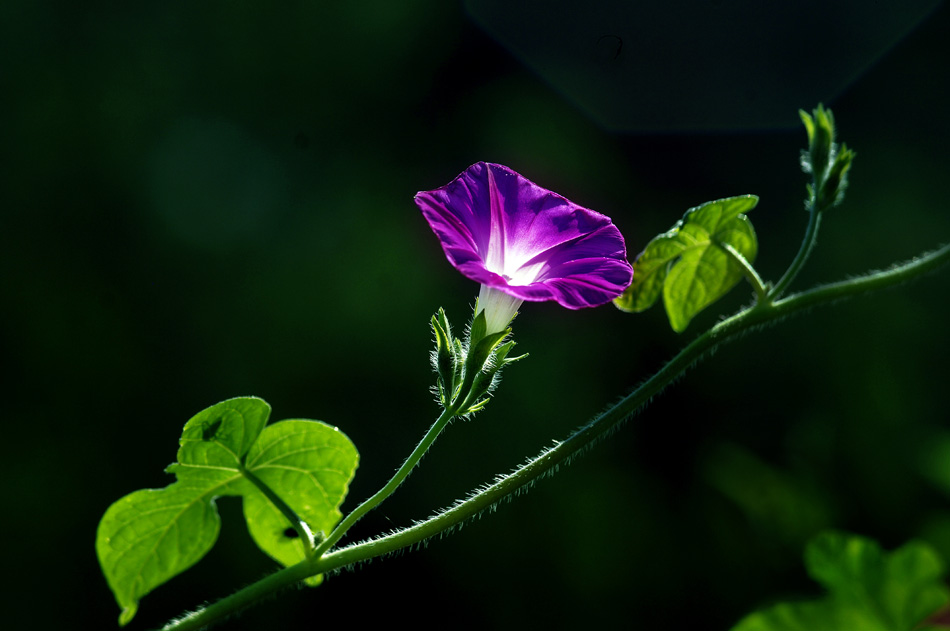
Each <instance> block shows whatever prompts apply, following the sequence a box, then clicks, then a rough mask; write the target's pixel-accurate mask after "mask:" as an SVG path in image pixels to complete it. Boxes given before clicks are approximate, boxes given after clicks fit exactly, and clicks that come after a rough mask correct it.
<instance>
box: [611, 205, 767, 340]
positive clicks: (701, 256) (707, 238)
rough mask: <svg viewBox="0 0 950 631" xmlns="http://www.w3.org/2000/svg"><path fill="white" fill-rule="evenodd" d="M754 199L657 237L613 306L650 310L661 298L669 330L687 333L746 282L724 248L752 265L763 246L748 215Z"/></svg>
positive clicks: (714, 209) (697, 216) (705, 210)
mask: <svg viewBox="0 0 950 631" xmlns="http://www.w3.org/2000/svg"><path fill="white" fill-rule="evenodd" d="M758 201H759V198H758V197H756V196H755V195H741V196H738V197H728V198H725V199H720V200H716V201H712V202H707V203H705V204H702V205H701V206H697V207H695V208H691V209H689V210H688V211H686V214H685V215H684V216H683V219H681V220H680V221H679V222H677V224H676V225H675V226H674V227H673V228H672V229H671V230H669V231H668V232H665V233H663V234H661V235H659V236H657V237H655V238H654V239H653V240H652V241H650V243H648V244H647V247H646V248H645V249H644V250H643V252H641V253H640V255H639V256H638V257H637V260H636V261H635V262H634V264H633V269H634V273H633V282H632V283H631V285H630V287H628V288H627V289H626V291H624V293H623V294H622V295H621V296H620V297H619V298H616V299H615V300H614V304H616V305H617V306H618V307H619V308H620V309H622V310H624V311H631V312H639V311H643V310H645V309H648V308H649V307H651V306H652V305H653V304H654V303H655V302H656V301H657V299H658V298H659V297H660V296H661V295H662V296H663V304H664V306H665V308H666V313H667V316H668V317H669V319H670V326H672V327H673V330H674V331H676V332H677V333H681V332H683V331H684V330H685V329H686V327H687V326H688V325H689V322H690V320H692V318H693V317H694V316H695V315H696V314H697V313H699V312H700V311H702V310H703V309H705V308H706V307H708V306H709V305H710V304H712V303H713V302H715V301H716V300H718V299H719V298H721V297H722V296H723V295H725V294H726V292H728V291H729V290H730V289H732V288H733V287H734V286H735V285H736V284H737V283H738V282H739V281H740V280H742V275H743V269H742V266H741V265H740V264H739V263H737V262H736V261H735V260H734V258H733V256H732V255H730V254H729V253H728V252H727V251H726V249H725V248H724V247H723V244H727V245H729V246H731V247H732V248H733V249H734V250H735V251H736V252H738V253H739V254H740V255H741V256H742V257H743V258H745V259H746V260H747V261H749V262H752V261H753V260H755V256H756V254H757V253H758V241H757V240H756V236H755V231H754V230H753V228H752V224H751V222H749V220H748V218H747V217H746V216H745V214H744V213H747V212H749V211H750V210H752V209H753V208H755V205H756V204H757V203H758Z"/></svg>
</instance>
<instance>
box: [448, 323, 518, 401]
mask: <svg viewBox="0 0 950 631" xmlns="http://www.w3.org/2000/svg"><path fill="white" fill-rule="evenodd" d="M432 331H433V332H434V333H435V350H434V351H433V352H432V367H433V369H434V370H435V372H436V374H437V375H438V380H437V382H436V391H437V394H438V397H439V403H441V404H442V407H443V408H445V409H446V410H449V409H451V410H452V411H453V412H454V413H455V414H456V415H458V416H465V415H467V414H472V413H473V412H477V411H478V410H481V409H482V408H483V407H485V406H486V405H487V404H488V399H489V397H488V395H489V394H490V393H491V391H492V390H493V389H494V388H495V386H496V385H497V384H498V382H499V380H500V379H501V374H500V373H501V369H502V368H503V367H504V366H506V365H508V364H510V363H512V362H515V361H518V360H519V359H521V358H522V357H525V355H520V356H518V357H508V354H509V353H510V352H511V350H512V349H513V348H514V346H515V342H514V341H512V340H509V341H507V342H505V341H504V340H505V338H506V337H508V335H509V334H510V333H511V329H510V328H508V327H506V328H505V329H504V330H503V331H498V332H495V333H488V331H487V324H486V320H485V312H484V311H477V313H476V315H475V319H474V320H473V321H472V326H471V327H470V328H469V332H468V339H467V340H466V341H465V342H464V343H463V342H462V340H461V339H459V338H457V337H454V336H453V335H452V329H451V326H450V325H449V321H448V318H447V317H446V316H445V311H443V310H442V309H441V308H440V309H439V310H438V311H437V312H436V314H435V315H434V316H432Z"/></svg>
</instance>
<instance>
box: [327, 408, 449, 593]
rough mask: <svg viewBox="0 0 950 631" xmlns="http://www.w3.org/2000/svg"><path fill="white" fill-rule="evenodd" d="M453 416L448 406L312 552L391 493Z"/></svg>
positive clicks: (333, 540) (329, 542)
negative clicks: (375, 488) (373, 490)
mask: <svg viewBox="0 0 950 631" xmlns="http://www.w3.org/2000/svg"><path fill="white" fill-rule="evenodd" d="M454 416H455V408H453V407H448V408H446V409H445V411H444V412H442V415H441V416H439V418H438V419H436V421H435V423H433V424H432V427H430V428H429V431H428V432H426V434H425V436H423V437H422V440H421V441H419V444H418V445H416V448H415V449H413V450H412V453H411V454H409V457H408V458H406V461H405V462H404V463H402V466H401V467H399V469H398V470H397V471H396V473H395V474H393V477H392V478H390V479H389V482H387V483H386V485H385V486H384V487H383V488H381V489H380V490H378V491H376V493H375V494H374V495H373V496H372V497H370V498H369V499H367V500H365V501H364V502H363V503H362V504H360V505H359V506H357V507H356V508H355V509H353V512H351V513H350V514H349V515H347V516H346V518H345V519H344V520H343V521H341V522H340V524H339V525H338V526H337V527H336V528H334V529H333V532H331V533H330V534H329V535H328V536H327V538H326V540H325V541H323V543H321V544H320V545H319V546H317V549H316V551H315V554H314V556H315V557H317V558H319V557H320V555H321V554H323V553H324V552H326V551H327V550H329V549H330V547H331V546H333V544H335V543H336V542H337V541H339V540H340V538H341V537H343V535H345V534H346V531H347V530H349V529H350V527H351V526H353V524H355V523H356V522H358V521H359V520H360V519H361V518H362V517H363V515H365V514H366V513H368V512H370V511H371V510H373V509H374V508H376V507H377V506H378V505H379V504H380V503H381V502H382V501H383V500H385V499H386V498H387V497H389V496H390V495H392V493H393V491H395V490H396V488H397V487H398V486H399V485H400V484H402V482H403V480H405V479H406V478H407V477H408V476H409V473H410V472H411V471H412V470H413V469H414V468H415V466H416V465H417V464H418V463H419V460H421V459H422V456H423V455H425V453H426V451H428V450H429V447H431V446H432V443H434V442H435V439H436V438H437V437H438V435H439V434H440V433H441V432H442V430H443V429H445V426H446V425H448V423H449V421H451V420H452V418H454ZM312 574H319V572H312Z"/></svg>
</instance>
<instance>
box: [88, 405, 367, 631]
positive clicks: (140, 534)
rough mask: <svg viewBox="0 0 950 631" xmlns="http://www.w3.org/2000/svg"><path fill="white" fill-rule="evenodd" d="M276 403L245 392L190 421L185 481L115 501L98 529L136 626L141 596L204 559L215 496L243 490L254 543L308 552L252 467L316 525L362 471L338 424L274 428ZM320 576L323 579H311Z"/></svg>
mask: <svg viewBox="0 0 950 631" xmlns="http://www.w3.org/2000/svg"><path fill="white" fill-rule="evenodd" d="M269 415H270V406H269V405H267V403H265V402H264V401H263V400H261V399H257V398H253V397H241V398H236V399H229V400H227V401H222V402H221V403H218V404H217V405H213V406H211V407H210V408H207V409H205V410H203V411H201V412H199V413H198V414H196V415H195V416H194V417H192V419H191V420H189V421H188V422H187V423H186V424H185V427H184V430H183V431H182V436H181V440H180V447H179V449H178V462H177V463H175V464H173V465H171V466H169V467H168V468H167V471H168V472H170V473H174V474H175V475H176V477H177V481H176V482H174V483H172V484H171V485H169V486H167V487H165V488H164V489H146V490H141V491H136V492H134V493H132V494H130V495H127V496H126V497H124V498H122V499H121V500H119V501H118V502H116V503H115V504H113V505H112V506H110V507H109V509H108V510H107V511H106V513H105V515H104V516H103V518H102V521H101V522H100V523H99V529H98V532H97V534H96V552H97V554H98V556H99V563H100V565H101V566H102V570H103V573H104V574H105V576H106V580H107V582H108V583H109V587H110V588H111V589H112V592H113V594H114V595H115V598H116V601H117V602H118V604H119V606H120V607H121V608H122V614H121V615H120V617H119V624H120V625H125V624H127V623H128V622H129V621H130V620H131V619H132V618H133V616H134V615H135V612H136V610H137V609H138V602H139V600H140V599H141V598H142V597H143V596H145V595H146V594H148V593H149V592H150V591H152V590H153V589H155V588H156V587H158V586H159V585H161V584H163V583H164V582H166V581H167V580H169V579H170V578H172V577H174V576H176V575H178V574H180V573H181V572H183V571H185V570H187V569H188V568H189V567H191V566H192V565H194V564H195V563H197V562H198V561H199V560H200V559H201V558H202V557H203V556H204V555H205V554H206V553H207V552H208V551H209V550H210V549H211V547H212V546H213V545H214V542H215V541H216V540H217V537H218V531H219V530H220V518H219V517H218V512H217V508H216V507H215V499H216V498H217V497H220V496H224V495H241V496H243V498H244V504H245V516H246V518H247V521H248V527H249V529H250V530H251V535H252V536H253V538H254V540H255V542H256V543H257V544H258V546H259V547H260V548H261V549H262V550H264V552H266V553H267V554H269V555H270V556H271V557H273V558H274V559H276V560H277V561H278V562H280V563H282V564H284V565H289V564H291V563H296V562H297V561H299V560H301V559H302V558H304V552H303V550H304V548H303V542H301V541H300V540H299V539H298V540H296V541H292V540H291V539H293V538H292V537H288V536H287V535H286V534H284V533H285V532H286V528H289V527H290V522H289V521H288V520H287V518H286V517H284V515H283V514H281V513H280V511H279V510H278V509H277V508H275V507H274V506H273V504H271V502H270V500H268V499H267V498H266V496H265V495H264V494H263V493H262V492H261V491H260V489H258V488H257V487H256V486H254V485H253V484H251V483H250V482H249V481H248V479H247V478H246V477H245V475H244V471H245V470H250V471H252V472H253V473H254V474H255V475H257V477H258V478H260V479H261V480H263V481H264V483H265V484H267V486H268V487H270V489H271V490H272V491H273V492H274V493H275V494H276V495H277V496H278V497H279V498H281V499H282V500H283V501H284V502H285V503H286V504H288V505H289V506H290V507H291V508H292V509H293V510H294V511H295V512H296V513H297V515H298V516H299V517H301V518H302V519H304V520H305V521H306V522H307V523H308V525H309V526H310V527H311V529H312V530H328V529H329V528H331V527H332V526H333V525H334V524H335V523H336V522H337V521H339V519H340V512H339V506H340V504H341V503H342V501H343V498H344V496H345V495H346V490H347V487H348V485H349V482H350V480H351V479H352V477H353V474H354V472H355V470H356V465H357V460H358V456H357V453H356V448H355V447H354V446H353V445H352V443H350V441H349V439H348V438H346V436H344V435H343V434H342V433H341V432H340V431H339V430H337V429H336V428H334V427H330V426H329V425H326V424H324V423H320V422H318V421H302V420H294V421H282V422H280V423H275V424H273V425H271V426H269V427H267V428H265V427H264V425H265V424H266V423H267V418H268V416H269ZM309 582H310V583H311V584H317V583H319V578H316V577H315V578H314V579H311V580H310V581H309Z"/></svg>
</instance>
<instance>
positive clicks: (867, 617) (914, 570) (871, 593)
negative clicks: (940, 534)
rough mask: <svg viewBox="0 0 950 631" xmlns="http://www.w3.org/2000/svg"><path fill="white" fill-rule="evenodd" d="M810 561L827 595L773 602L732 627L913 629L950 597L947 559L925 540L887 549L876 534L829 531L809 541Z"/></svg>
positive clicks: (745, 630)
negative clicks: (946, 581)
mask: <svg viewBox="0 0 950 631" xmlns="http://www.w3.org/2000/svg"><path fill="white" fill-rule="evenodd" d="M805 565H806V567H807V569H808V573H809V575H810V576H811V577H812V578H814V579H815V580H816V581H818V582H819V583H821V584H822V585H824V586H825V588H826V589H827V590H828V594H827V595H826V596H825V597H824V598H821V599H819V600H813V601H810V602H800V603H795V602H791V603H780V604H777V605H773V606H771V607H769V608H767V609H764V610H762V611H759V612H756V613H753V614H751V615H749V616H746V617H745V618H744V619H743V620H742V621H741V622H739V624H738V625H736V626H735V627H733V629H732V631H805V630H806V629H807V630H809V631H838V630H840V629H848V630H849V631H911V630H912V629H917V628H919V625H920V624H921V623H922V622H923V621H924V620H926V619H927V617H928V616H931V615H933V614H934V613H935V612H936V611H938V610H939V609H940V608H942V607H944V606H945V605H946V604H947V603H948V602H950V590H948V589H947V587H946V586H945V585H944V584H943V582H942V580H941V577H942V575H943V571H944V568H943V563H942V562H941V560H940V558H939V557H938V556H937V554H936V552H934V551H933V549H932V548H930V547H929V546H927V545H925V544H923V543H919V542H910V543H908V544H905V545H904V546H902V547H901V548H898V549H897V550H895V551H893V552H891V553H885V552H884V551H883V550H881V548H880V546H878V544H877V543H875V542H874V541H871V540H870V539H866V538H864V537H858V536H854V535H848V534H844V533H839V532H827V533H822V534H820V535H818V536H817V537H815V538H814V539H813V540H812V541H811V542H809V544H808V546H807V548H806V551H805Z"/></svg>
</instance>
